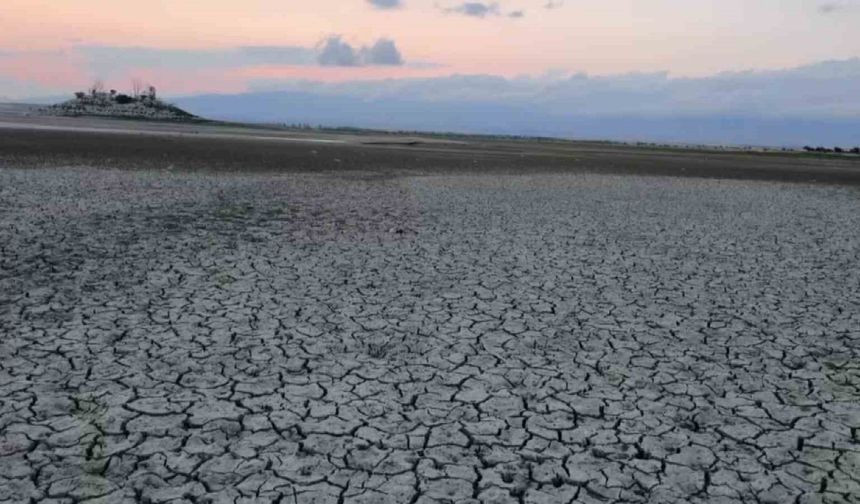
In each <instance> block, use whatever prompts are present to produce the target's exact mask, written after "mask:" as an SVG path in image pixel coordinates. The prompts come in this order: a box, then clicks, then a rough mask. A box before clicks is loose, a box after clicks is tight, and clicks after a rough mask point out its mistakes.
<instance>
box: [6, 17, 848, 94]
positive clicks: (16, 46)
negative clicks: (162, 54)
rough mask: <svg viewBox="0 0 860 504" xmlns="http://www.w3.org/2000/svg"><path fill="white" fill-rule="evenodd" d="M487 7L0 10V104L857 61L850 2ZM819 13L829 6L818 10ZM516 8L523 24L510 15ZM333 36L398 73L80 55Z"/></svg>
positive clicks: (308, 43) (302, 42)
mask: <svg viewBox="0 0 860 504" xmlns="http://www.w3.org/2000/svg"><path fill="white" fill-rule="evenodd" d="M497 3H498V14H499V15H495V16H486V17H484V18H476V17H469V16H465V15H462V14H458V13H453V12H446V11H445V10H444V9H445V8H453V7H455V6H456V5H457V4H458V2H457V1H447V2H446V1H444V0H403V4H404V5H403V6H402V7H401V8H399V9H395V10H385V11H383V10H379V9H376V8H374V7H372V6H371V5H370V4H369V2H368V1H367V0H314V1H313V2H300V1H295V0H149V1H125V0H3V7H2V11H0V96H2V95H4V94H10V93H11V94H15V93H16V92H15V91H10V90H9V89H6V90H5V92H4V84H3V83H4V82H7V81H8V82H15V83H17V85H18V86H19V88H21V87H22V86H23V88H24V89H26V86H27V84H28V83H32V85H33V87H34V89H39V90H42V89H44V90H45V91H47V90H54V89H56V90H60V89H66V88H68V87H69V86H73V87H74V86H78V87H79V86H81V85H83V84H84V83H86V82H88V81H91V80H92V79H95V78H103V79H105V80H107V81H108V84H109V85H113V86H118V87H119V86H122V85H123V83H124V82H126V81H127V80H128V79H129V78H130V77H131V76H132V75H135V76H141V77H144V78H146V79H148V80H151V81H152V82H157V83H158V84H159V86H160V87H161V88H162V89H165V90H166V91H167V92H170V93H193V92H202V91H221V92H236V91H243V90H245V89H247V88H248V83H249V82H250V81H253V80H256V79H320V80H351V79H373V78H400V77H415V76H433V75H449V74H453V73H466V74H478V73H480V74H496V75H504V76H515V75H520V74H530V75H540V74H543V73H545V72H547V71H562V72H574V71H585V72H588V73H591V74H618V73H626V72H653V71H663V70H665V71H669V72H670V73H671V74H673V75H691V76H692V75H706V74H711V73H715V72H719V71H724V70H742V69H770V68H784V67H791V66H797V65H801V64H805V63H809V62H814V61H821V60H829V59H845V58H851V57H856V56H860V30H857V29H856V27H857V26H860V2H858V1H857V0H845V1H842V2H835V3H834V2H825V1H816V0H756V1H754V2H752V1H749V0H719V1H717V0H576V1H574V0H568V1H567V2H565V4H564V5H563V6H561V7H559V8H556V9H551V10H550V9H546V8H544V5H545V4H546V0H510V1H505V0H499V1H498V2H497ZM824 4H828V5H835V6H836V7H837V8H836V9H834V10H830V11H827V9H822V5H824ZM519 10H522V11H523V12H524V17H522V18H519V19H513V18H510V17H508V16H507V14H509V13H511V12H514V11H519ZM333 34H339V35H341V36H342V37H343V38H344V40H345V41H347V42H348V43H350V44H351V45H353V46H354V47H356V48H358V47H360V46H363V45H369V44H372V43H373V42H374V41H376V40H377V39H379V38H383V37H384V38H388V39H391V40H393V41H394V42H395V43H396V44H397V47H398V49H399V50H400V52H401V54H402V55H403V58H404V60H405V64H404V65H403V66H398V67H377V66H368V67H358V68H353V67H350V68H339V67H334V68H332V67H325V68H322V67H319V66H316V65H292V64H284V65H277V64H272V63H271V62H267V63H266V64H263V65H260V64H252V63H249V64H247V65H235V64H234V65H232V66H230V67H229V68H228V67H224V68H219V67H218V66H217V65H210V66H207V67H206V68H194V67H193V65H189V67H187V68H182V67H181V66H180V67H178V68H177V67H175V66H174V67H171V68H163V67H162V66H160V65H139V66H137V67H133V68H123V69H121V70H119V69H118V70H117V71H116V72H107V71H106V70H105V66H104V64H102V65H100V66H99V65H94V64H91V62H90V61H89V60H88V59H87V58H88V56H87V55H86V54H85V53H82V51H81V50H80V47H81V46H103V47H111V48H127V47H140V48H149V49H171V50H213V51H215V50H228V51H229V50H231V49H233V48H237V47H244V46H290V47H304V48H308V49H312V48H314V47H315V46H316V45H317V44H318V43H319V41H320V40H322V39H323V38H325V37H326V36H329V35H333ZM100 73H110V74H112V75H99V74H100ZM10 89H11V88H10ZM17 93H18V94H20V91H18V92H17Z"/></svg>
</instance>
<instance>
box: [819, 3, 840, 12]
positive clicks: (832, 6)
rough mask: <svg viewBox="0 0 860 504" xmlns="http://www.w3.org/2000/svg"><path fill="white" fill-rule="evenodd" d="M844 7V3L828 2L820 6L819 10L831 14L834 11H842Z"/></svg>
mask: <svg viewBox="0 0 860 504" xmlns="http://www.w3.org/2000/svg"><path fill="white" fill-rule="evenodd" d="M844 8H845V6H844V5H843V4H838V3H826V4H821V5H819V6H818V12H821V13H822V14H830V13H832V12H836V11H840V10H842V9H844Z"/></svg>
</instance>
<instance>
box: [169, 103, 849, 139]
mask: <svg viewBox="0 0 860 504" xmlns="http://www.w3.org/2000/svg"><path fill="white" fill-rule="evenodd" d="M174 102H175V103H177V104H178V105H179V106H180V107H182V108H184V109H185V110H188V111H189V112H191V113H192V114H195V115H197V116H201V117H206V118H210V119H223V120H232V121H243V122H265V123H286V124H310V125H313V126H317V125H321V126H349V127H360V128H373V129H393V130H410V131H440V132H448V131H450V132H458V133H482V134H503V135H528V136H550V137H561V138H572V139H595V140H622V141H650V142H675V143H697V144H698V143H701V144H714V145H718V144H719V145H762V146H786V147H799V146H803V145H824V146H834V145H840V146H845V147H851V146H855V145H860V118H850V117H848V118H839V117H830V118H827V117H822V118H803V117H793V118H792V117H766V116H765V117H762V116H756V115H743V114H730V115H721V114H718V113H710V114H690V115H678V116H672V115H668V114H663V115H658V114H651V115H623V114H619V113H616V114H612V115H577V114H554V113H551V112H548V111H545V110H540V109H536V108H533V107H529V106H524V105H505V104H498V103H475V102H470V101H456V100H451V101H443V102H425V101H420V100H409V99H403V98H401V99H397V100H392V99H389V98H385V99H379V100H361V99H356V98H355V97H351V96H321V95H319V94H314V93H307V92H297V91H292V92H289V91H285V92H261V93H248V94H240V95H205V96H193V97H186V98H179V99H175V100H174Z"/></svg>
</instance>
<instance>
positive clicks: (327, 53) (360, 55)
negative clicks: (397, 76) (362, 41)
mask: <svg viewBox="0 0 860 504" xmlns="http://www.w3.org/2000/svg"><path fill="white" fill-rule="evenodd" d="M317 50H318V53H317V62H318V63H319V64H320V65H322V66H341V67H358V66H377V65H379V66H399V65H402V64H403V56H402V55H401V54H400V51H399V50H398V49H397V45H396V44H395V43H394V41H393V40H390V39H384V38H383V39H379V40H377V41H376V42H375V43H374V44H373V45H372V46H369V47H368V46H363V47H361V48H358V49H356V48H354V47H353V46H352V45H350V44H349V43H348V42H345V41H344V40H343V38H342V37H341V36H340V35H332V36H330V37H327V38H326V39H324V40H323V41H322V42H320V44H319V45H318V49H317Z"/></svg>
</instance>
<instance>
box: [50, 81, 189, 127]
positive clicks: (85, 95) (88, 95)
mask: <svg viewBox="0 0 860 504" xmlns="http://www.w3.org/2000/svg"><path fill="white" fill-rule="evenodd" d="M132 89H133V91H132V92H131V94H124V93H119V92H117V91H116V90H115V89H111V90H109V91H106V90H105V89H104V85H103V84H102V83H101V82H100V81H97V82H96V83H94V84H93V85H92V86H90V88H89V89H88V90H87V91H78V92H77V93H75V97H74V99H71V100H68V101H65V102H62V103H58V104H56V105H51V106H49V107H45V108H44V109H42V110H41V112H42V113H44V114H47V115H58V116H102V117H122V118H129V119H151V120H161V121H164V120H167V121H192V120H197V119H198V118H197V116H195V115H193V114H190V113H188V112H186V111H184V110H182V109H181V108H179V107H177V106H175V105H172V104H170V103H167V102H165V101H162V100H160V99H159V98H158V95H157V91H156V89H155V86H143V85H141V84H140V83H139V82H138V81H135V82H133V84H132Z"/></svg>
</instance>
